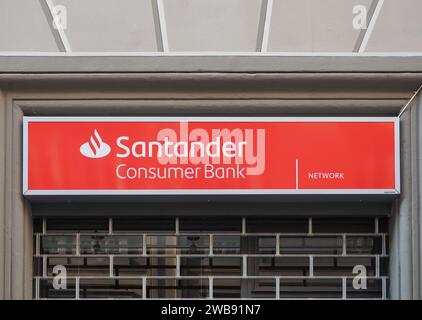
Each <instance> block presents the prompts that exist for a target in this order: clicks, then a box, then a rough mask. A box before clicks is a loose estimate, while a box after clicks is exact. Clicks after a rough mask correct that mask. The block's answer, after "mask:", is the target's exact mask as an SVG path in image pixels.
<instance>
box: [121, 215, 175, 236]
mask: <svg viewBox="0 0 422 320" xmlns="http://www.w3.org/2000/svg"><path fill="white" fill-rule="evenodd" d="M175 228H176V220H175V218H174V217H117V218H114V219H113V231H114V232H121V231H149V232H151V231H152V232H154V231H174V230H175Z"/></svg>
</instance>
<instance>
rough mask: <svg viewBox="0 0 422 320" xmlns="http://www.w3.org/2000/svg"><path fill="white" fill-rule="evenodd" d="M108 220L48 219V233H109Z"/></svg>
mask: <svg viewBox="0 0 422 320" xmlns="http://www.w3.org/2000/svg"><path fill="white" fill-rule="evenodd" d="M108 229H109V219H108V218H83V219H81V218H78V217H75V218H47V232H59V231H66V232H107V231H108Z"/></svg>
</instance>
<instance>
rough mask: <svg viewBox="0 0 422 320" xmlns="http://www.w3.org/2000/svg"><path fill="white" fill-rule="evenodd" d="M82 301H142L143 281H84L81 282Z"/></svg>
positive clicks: (80, 295) (82, 279) (80, 294)
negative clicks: (110, 299)
mask: <svg viewBox="0 0 422 320" xmlns="http://www.w3.org/2000/svg"><path fill="white" fill-rule="evenodd" d="M79 297H80V298H81V299H86V298H88V299H89V298H90V299H93V298H95V299H105V298H106V299H109V298H114V299H141V298H142V279H110V278H109V279H84V278H81V279H80V281H79Z"/></svg>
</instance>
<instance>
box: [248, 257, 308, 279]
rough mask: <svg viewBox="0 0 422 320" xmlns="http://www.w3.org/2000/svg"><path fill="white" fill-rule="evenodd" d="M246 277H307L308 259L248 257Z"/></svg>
mask: <svg viewBox="0 0 422 320" xmlns="http://www.w3.org/2000/svg"><path fill="white" fill-rule="evenodd" d="M248 275H250V276H253V275H257V276H307V275H309V258H308V257H249V258H248Z"/></svg>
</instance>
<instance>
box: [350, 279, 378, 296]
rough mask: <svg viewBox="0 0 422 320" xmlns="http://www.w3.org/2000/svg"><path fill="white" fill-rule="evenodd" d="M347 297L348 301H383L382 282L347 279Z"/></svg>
mask: <svg viewBox="0 0 422 320" xmlns="http://www.w3.org/2000/svg"><path fill="white" fill-rule="evenodd" d="M354 283H355V284H354ZM346 297H347V299H353V298H359V299H381V298H382V280H381V279H366V281H365V280H363V281H357V280H353V279H347V293H346Z"/></svg>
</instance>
